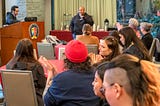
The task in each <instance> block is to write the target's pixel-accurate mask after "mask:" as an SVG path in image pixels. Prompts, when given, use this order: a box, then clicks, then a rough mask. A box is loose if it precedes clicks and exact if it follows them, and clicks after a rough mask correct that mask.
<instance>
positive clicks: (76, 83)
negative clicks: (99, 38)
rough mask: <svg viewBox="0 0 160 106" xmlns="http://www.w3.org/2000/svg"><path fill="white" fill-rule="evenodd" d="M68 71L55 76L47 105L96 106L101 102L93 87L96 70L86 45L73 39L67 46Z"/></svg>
mask: <svg viewBox="0 0 160 106" xmlns="http://www.w3.org/2000/svg"><path fill="white" fill-rule="evenodd" d="M65 55H66V59H64V63H65V68H66V71H64V72H62V73H60V74H58V75H56V76H55V77H54V78H53V81H52V84H51V86H50V87H49V88H48V90H47V92H46V94H45V96H44V103H45V105H46V106H96V104H97V103H98V102H99V99H98V97H97V96H95V94H94V92H93V87H92V81H93V79H94V72H93V70H92V68H91V63H90V58H89V57H88V51H87V48H86V46H85V45H84V44H83V43H82V42H80V41H78V40H72V41H70V42H69V43H68V44H67V45H66V47H65Z"/></svg>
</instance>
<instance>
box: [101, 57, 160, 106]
mask: <svg viewBox="0 0 160 106" xmlns="http://www.w3.org/2000/svg"><path fill="white" fill-rule="evenodd" d="M101 92H102V94H104V95H105V98H106V99H107V101H108V103H109V104H110V106H159V104H160V73H159V70H158V67H157V65H156V64H154V63H152V62H150V61H146V60H140V59H138V58H137V57H135V56H132V55H129V54H122V55H120V56H117V57H116V58H114V59H112V60H111V61H110V62H109V63H108V64H107V65H106V71H105V74H104V80H103V87H102V89H101Z"/></svg>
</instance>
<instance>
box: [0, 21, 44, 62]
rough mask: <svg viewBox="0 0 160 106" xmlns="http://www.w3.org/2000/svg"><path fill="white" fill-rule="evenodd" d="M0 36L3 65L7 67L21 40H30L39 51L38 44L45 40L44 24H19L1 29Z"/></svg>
mask: <svg viewBox="0 0 160 106" xmlns="http://www.w3.org/2000/svg"><path fill="white" fill-rule="evenodd" d="M35 31H36V32H35ZM34 33H35V34H36V35H34ZM0 34H1V61H2V64H1V65H5V64H6V63H8V61H9V60H10V59H11V58H12V57H13V51H14V50H15V48H16V45H17V43H18V41H19V40H20V39H23V38H29V39H30V40H31V41H32V42H33V47H34V48H35V49H36V50H37V42H40V41H41V40H42V39H44V22H18V23H15V24H12V25H9V26H6V27H3V28H1V29H0ZM33 36H36V37H33Z"/></svg>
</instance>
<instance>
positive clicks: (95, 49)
mask: <svg viewBox="0 0 160 106" xmlns="http://www.w3.org/2000/svg"><path fill="white" fill-rule="evenodd" d="M86 47H87V49H88V53H95V54H98V45H96V44H87V45H86Z"/></svg>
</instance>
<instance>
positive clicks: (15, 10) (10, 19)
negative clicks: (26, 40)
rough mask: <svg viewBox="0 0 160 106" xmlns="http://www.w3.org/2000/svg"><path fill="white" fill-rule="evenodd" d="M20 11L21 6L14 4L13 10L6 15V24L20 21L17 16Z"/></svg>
mask: <svg viewBox="0 0 160 106" xmlns="http://www.w3.org/2000/svg"><path fill="white" fill-rule="evenodd" d="M18 12H19V8H18V6H15V5H14V6H12V7H11V12H7V16H6V24H8V25H10V24H13V23H16V22H20V21H19V20H17V18H16V16H17V15H18Z"/></svg>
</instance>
